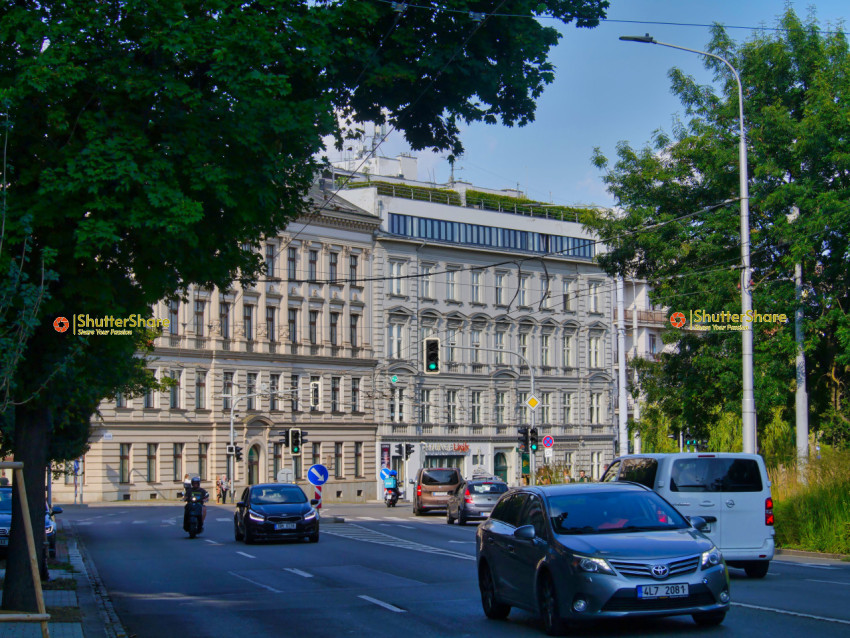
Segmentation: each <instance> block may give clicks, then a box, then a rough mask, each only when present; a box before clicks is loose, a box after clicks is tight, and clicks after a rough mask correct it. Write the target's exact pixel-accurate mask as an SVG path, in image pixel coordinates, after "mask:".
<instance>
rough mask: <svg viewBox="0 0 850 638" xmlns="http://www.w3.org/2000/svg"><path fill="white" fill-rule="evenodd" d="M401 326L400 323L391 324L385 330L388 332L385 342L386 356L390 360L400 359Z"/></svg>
mask: <svg viewBox="0 0 850 638" xmlns="http://www.w3.org/2000/svg"><path fill="white" fill-rule="evenodd" d="M403 328H404V326H402V325H401V324H400V323H395V324H393V323H391V324H390V325H389V326H388V327H387V330H388V331H389V339H388V341H387V348H388V351H387V356H388V357H389V358H390V359H401V356H402V355H401V350H402V329H403Z"/></svg>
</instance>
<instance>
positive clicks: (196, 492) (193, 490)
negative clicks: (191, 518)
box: [183, 476, 210, 522]
mask: <svg viewBox="0 0 850 638" xmlns="http://www.w3.org/2000/svg"><path fill="white" fill-rule="evenodd" d="M193 496H196V497H197V498H198V500H199V501H201V503H202V504H203V510H202V511H203V514H202V517H201V521H202V522H204V521H206V520H207V501H208V500H210V493H209V492H207V491H206V490H205V489H204V488H203V487H201V477H200V476H193V477H192V483H191V486H190V489H188V490H186V493H185V494H184V495H183V500H184V501H185V502H186V503H191V502H192V497H193ZM185 516H186V514H185V509H184V514H183V517H184V518H185Z"/></svg>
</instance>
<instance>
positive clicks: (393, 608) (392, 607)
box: [358, 596, 407, 614]
mask: <svg viewBox="0 0 850 638" xmlns="http://www.w3.org/2000/svg"><path fill="white" fill-rule="evenodd" d="M358 598H362V599H363V600H368V601H369V602H370V603H374V604H376V605H378V606H380V607H383V608H384V609H389V610H390V611H394V612H396V613H398V614H403V613H406V612H407V610H406V609H401V608H400V607H396V606H395V605H390V604H389V603H385V602H384V601H383V600H378V599H377V598H372V597H371V596H358Z"/></svg>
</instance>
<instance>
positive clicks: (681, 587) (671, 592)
mask: <svg viewBox="0 0 850 638" xmlns="http://www.w3.org/2000/svg"><path fill="white" fill-rule="evenodd" d="M687 595H688V584H687V583H668V584H665V585H638V588H637V597H638V598H641V599H643V600H647V599H650V598H684V597H685V596H687Z"/></svg>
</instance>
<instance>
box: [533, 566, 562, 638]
mask: <svg viewBox="0 0 850 638" xmlns="http://www.w3.org/2000/svg"><path fill="white" fill-rule="evenodd" d="M538 598H539V600H538V603H539V605H538V606H539V607H540V616H541V618H542V619H543V628H544V629H545V630H546V635H548V636H560V635H561V634H563V633H564V629H565V628H566V626H565V623H564V621H563V619H562V618H561V612H560V610H559V609H558V591H557V590H556V589H555V581H553V580H552V577H551V576H550V575H549V574H543V576H542V577H541V579H540V588H539V590H538Z"/></svg>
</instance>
